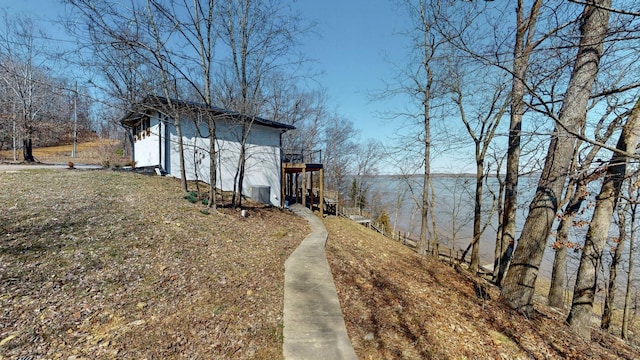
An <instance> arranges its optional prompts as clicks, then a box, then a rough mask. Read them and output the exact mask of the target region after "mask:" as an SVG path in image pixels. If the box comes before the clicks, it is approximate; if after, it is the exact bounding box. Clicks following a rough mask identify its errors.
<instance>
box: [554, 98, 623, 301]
mask: <svg viewBox="0 0 640 360" xmlns="http://www.w3.org/2000/svg"><path fill="white" fill-rule="evenodd" d="M612 105H613V104H609V106H608V111H606V112H605V114H603V116H602V117H601V118H600V120H599V121H598V123H597V124H596V126H595V129H594V133H595V140H596V141H597V142H601V143H604V142H606V141H607V139H609V138H610V137H611V135H612V134H613V133H614V131H616V129H618V127H619V126H620V122H621V121H622V118H623V116H625V114H627V115H628V112H625V113H624V114H622V115H619V116H616V117H615V118H614V119H613V120H612V121H610V122H609V124H608V125H607V126H606V128H604V125H605V120H607V118H608V116H609V115H610V114H611V112H613V111H614V110H616V109H617V108H618V106H612ZM581 144H582V141H579V142H578V145H577V146H576V151H575V155H574V158H573V164H572V170H571V172H572V173H573V174H574V175H573V176H571V177H570V178H569V182H568V184H567V192H566V194H565V199H568V200H565V202H567V204H566V206H565V208H564V210H563V212H562V215H561V216H560V222H559V224H558V227H557V229H556V241H555V242H554V243H553V245H552V248H553V250H554V251H555V253H554V259H553V270H552V273H551V286H550V289H549V295H548V300H549V305H550V306H553V307H556V308H563V307H564V299H565V296H564V293H565V290H566V284H565V278H566V272H567V270H566V269H567V249H568V248H569V247H572V246H574V244H573V243H572V242H571V241H570V240H569V230H570V229H571V228H572V227H573V225H574V224H573V223H574V219H575V218H576V216H577V215H578V213H579V211H580V208H581V207H582V205H583V203H584V201H585V199H586V198H587V195H588V191H587V185H588V184H589V183H590V182H591V181H593V180H595V179H596V178H598V177H599V176H600V175H601V173H602V171H601V169H599V168H596V169H592V165H594V164H593V163H594V159H595V157H596V156H597V155H598V153H599V151H600V150H601V147H600V146H597V145H594V146H591V147H590V149H589V150H588V152H587V153H586V155H583V156H580V154H581V153H582V152H581V151H578V150H579V149H580V147H581Z"/></svg>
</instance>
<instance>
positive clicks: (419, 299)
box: [325, 217, 640, 359]
mask: <svg viewBox="0 0 640 360" xmlns="http://www.w3.org/2000/svg"><path fill="white" fill-rule="evenodd" d="M325 226H326V227H327V230H328V232H329V241H328V243H327V257H328V259H329V263H330V265H331V270H332V272H333V276H334V281H335V283H336V287H337V289H338V296H339V298H340V303H341V305H342V310H343V313H344V315H345V323H346V325H347V331H348V333H349V337H350V338H351V342H352V343H353V345H354V349H355V351H356V353H357V355H358V357H359V358H360V359H563V358H570V359H619V358H622V359H640V351H639V350H638V349H637V348H635V349H634V348H632V347H631V346H629V345H627V344H625V343H623V342H622V341H620V340H619V339H617V338H614V337H613V336H611V335H608V334H605V333H602V332H600V331H597V330H595V329H594V330H593V336H592V341H591V342H586V341H583V340H581V339H579V338H577V337H575V336H574V335H573V334H572V333H571V331H570V330H569V328H568V326H566V325H565V324H564V322H563V321H564V319H565V318H566V314H559V313H557V312H554V311H552V310H549V309H547V308H545V307H543V306H538V307H537V310H538V313H537V315H536V316H535V317H534V318H531V319H526V318H524V317H523V316H521V315H519V314H516V313H515V312H513V311H511V310H509V309H507V308H506V307H504V306H503V305H501V304H500V303H499V302H498V301H497V299H498V295H499V294H498V290H497V289H496V288H494V287H492V286H491V285H490V284H488V283H486V282H485V281H484V280H481V279H479V278H475V277H471V276H469V275H468V273H467V272H466V271H465V270H462V269H458V270H456V269H455V268H452V267H449V266H447V265H446V264H443V263H442V262H439V261H436V260H435V259H433V258H431V257H427V258H421V257H419V256H418V255H417V254H416V253H414V252H413V251H411V250H409V249H408V248H406V247H404V246H402V245H400V244H399V243H397V242H394V241H392V240H389V239H387V238H384V237H382V236H380V235H378V234H377V233H374V232H373V231H371V230H369V229H367V228H365V227H363V226H360V225H357V224H355V223H353V222H350V221H349V220H346V219H342V218H335V217H333V218H326V219H325Z"/></svg>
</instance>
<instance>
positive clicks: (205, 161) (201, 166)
mask: <svg viewBox="0 0 640 360" xmlns="http://www.w3.org/2000/svg"><path fill="white" fill-rule="evenodd" d="M216 124H217V126H216V138H217V141H216V152H217V154H218V159H217V160H218V171H217V182H216V187H217V188H219V189H222V190H223V191H233V187H234V177H235V174H236V169H237V165H238V159H239V156H240V143H239V142H238V140H239V136H240V128H239V127H237V126H234V124H232V123H230V122H228V121H222V120H218V121H217V122H216ZM181 125H182V126H181V127H182V133H183V136H182V138H183V145H184V150H185V151H184V158H185V170H186V176H187V179H188V180H195V179H198V180H201V181H204V182H206V183H209V178H210V177H209V164H210V163H209V139H208V138H207V136H208V131H207V130H206V126H205V125H202V126H201V128H200V133H199V135H201V136H204V138H202V137H199V136H197V135H198V132H197V131H196V128H195V126H194V123H193V121H187V120H185V119H183V120H182V121H181ZM169 130H170V131H169V134H170V135H169V136H170V138H169V140H170V147H171V154H172V155H171V165H170V167H169V169H170V174H169V175H171V176H175V177H178V178H179V177H180V176H181V175H180V160H179V157H178V153H179V147H178V138H177V134H176V132H175V127H174V126H173V125H169ZM248 143H249V144H248V145H247V149H246V152H247V162H246V170H245V180H244V184H243V190H242V191H243V194H244V195H245V196H249V197H250V196H251V188H252V187H253V186H269V187H270V188H271V194H270V201H271V204H272V205H275V206H280V197H281V194H280V190H281V189H280V177H281V168H280V166H281V164H280V129H275V128H270V127H266V126H262V125H254V126H253V127H252V129H251V134H250V136H249V139H248ZM155 151H156V153H157V152H158V150H157V142H156V150H155ZM137 157H138V153H137V148H136V158H137ZM156 157H157V156H156ZM156 164H157V163H156Z"/></svg>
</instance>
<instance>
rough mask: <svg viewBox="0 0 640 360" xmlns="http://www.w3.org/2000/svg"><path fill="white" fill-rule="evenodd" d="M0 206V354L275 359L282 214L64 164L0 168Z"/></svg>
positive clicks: (287, 216)
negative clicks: (214, 204) (204, 200)
mask: <svg viewBox="0 0 640 360" xmlns="http://www.w3.org/2000/svg"><path fill="white" fill-rule="evenodd" d="M0 209H2V211H0V237H1V239H2V240H1V241H0V308H1V309H2V313H1V314H0V359H144V358H147V359H179V358H189V359H216V358H218V359H222V358H225V359H226V358H239V359H245V358H259V359H278V358H281V357H282V308H283V295H284V285H283V284H284V261H285V260H286V258H287V257H288V256H289V254H290V253H291V252H292V251H293V250H294V249H295V247H297V245H298V244H299V243H300V242H301V241H302V239H303V238H304V237H305V236H306V234H307V233H308V225H307V223H306V222H305V221H303V220H302V219H300V218H298V217H296V216H294V215H293V214H291V213H289V212H287V211H282V210H279V209H277V208H270V207H264V206H257V205H256V206H253V207H249V208H248V210H249V216H248V217H246V218H243V217H241V216H240V212H239V211H236V210H232V209H221V210H220V213H219V214H213V213H209V214H206V212H207V211H206V207H205V206H204V205H202V204H201V203H199V202H197V203H191V202H188V201H187V200H185V199H184V198H183V194H182V192H181V191H180V187H179V183H178V181H176V180H175V179H169V178H163V177H158V176H145V175H138V174H133V173H127V172H119V171H111V170H93V171H83V170H66V169H63V170H41V169H37V170H28V171H20V172H0Z"/></svg>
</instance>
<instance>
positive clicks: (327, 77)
mask: <svg viewBox="0 0 640 360" xmlns="http://www.w3.org/2000/svg"><path fill="white" fill-rule="evenodd" d="M396 4H397V2H395V1H393V0H348V1H345V0H323V1H312V0H294V1H292V2H291V5H292V6H293V8H294V9H297V10H298V11H300V13H301V15H302V16H303V17H304V18H306V19H307V20H309V21H311V22H314V23H315V24H316V26H315V28H314V29H313V33H310V34H308V35H306V36H305V37H304V38H303V39H301V40H302V41H301V43H302V48H301V49H300V50H301V51H302V52H304V53H305V54H306V56H307V57H308V58H310V59H312V60H313V61H312V63H311V64H310V67H312V68H313V69H314V71H315V72H320V75H318V76H317V77H316V78H315V80H316V81H317V82H318V83H319V85H320V86H322V87H323V88H324V89H325V90H326V92H327V95H328V98H329V99H328V100H329V103H328V105H329V106H330V107H331V108H332V109H333V110H335V111H336V112H337V113H338V114H340V115H341V116H342V117H343V118H346V119H349V120H351V121H352V122H353V123H354V126H355V128H356V129H357V130H358V132H359V140H366V139H370V138H371V139H377V140H380V141H383V142H386V143H388V142H389V141H390V138H391V135H392V134H393V132H394V128H395V125H394V123H396V122H398V121H400V120H390V119H385V118H384V115H383V113H384V112H388V111H389V109H394V108H395V109H397V108H398V107H400V106H399V105H398V100H394V101H393V102H392V101H384V100H377V101H371V96H372V94H374V93H376V92H379V91H380V90H381V89H383V88H384V84H385V81H387V82H390V81H392V79H393V77H394V75H395V70H394V68H395V67H397V66H399V65H400V64H402V63H403V62H404V60H403V58H404V56H405V54H406V50H407V47H406V45H405V44H406V39H405V38H404V37H402V36H401V35H398V32H399V31H401V30H402V28H403V26H405V25H406V23H407V22H408V19H406V15H404V14H403V13H402V11H401V9H399V8H398V6H397V5H396ZM0 8H2V9H6V10H7V11H8V12H9V13H10V14H12V13H23V14H31V15H32V16H33V17H35V18H36V19H38V20H43V21H45V22H44V24H45V28H46V30H47V32H50V36H51V37H53V38H64V33H63V32H62V30H60V29H59V26H57V25H56V23H55V20H56V19H57V18H59V17H60V16H62V15H63V14H64V5H62V4H61V3H60V2H59V1H56V0H21V1H15V2H12V3H10V4H5V5H0ZM439 163H440V161H438V160H436V162H435V163H434V167H435V169H434V170H436V171H451V169H450V168H449V167H450V162H449V163H446V162H443V163H442V164H443V166H442V167H441V169H440V170H439V169H438V167H439V165H438V164H439Z"/></svg>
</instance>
